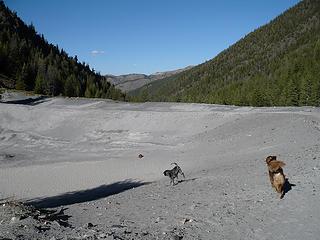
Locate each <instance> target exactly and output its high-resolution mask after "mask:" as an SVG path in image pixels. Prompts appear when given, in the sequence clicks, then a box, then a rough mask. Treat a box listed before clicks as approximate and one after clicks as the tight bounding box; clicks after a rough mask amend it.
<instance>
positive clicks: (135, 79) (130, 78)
mask: <svg viewBox="0 0 320 240" xmlns="http://www.w3.org/2000/svg"><path fill="white" fill-rule="evenodd" d="M190 68H192V66H188V67H186V68H182V69H177V70H173V71H166V72H157V73H153V74H150V75H146V74H135V73H133V74H126V75H119V76H114V75H106V76H105V77H106V79H107V80H108V81H109V82H111V83H112V84H114V85H115V87H116V88H118V89H120V90H121V91H124V92H130V91H133V90H135V89H137V88H140V87H142V86H144V85H146V84H148V83H151V82H154V81H157V80H160V79H164V78H166V77H171V76H173V75H175V74H177V73H181V72H183V71H186V70H188V69H190Z"/></svg>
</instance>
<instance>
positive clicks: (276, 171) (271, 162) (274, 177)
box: [266, 156, 286, 199]
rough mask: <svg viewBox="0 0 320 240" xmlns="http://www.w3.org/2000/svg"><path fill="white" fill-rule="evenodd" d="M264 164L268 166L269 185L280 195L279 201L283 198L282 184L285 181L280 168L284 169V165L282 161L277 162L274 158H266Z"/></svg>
mask: <svg viewBox="0 0 320 240" xmlns="http://www.w3.org/2000/svg"><path fill="white" fill-rule="evenodd" d="M266 163H267V165H268V170H269V178H270V182H271V185H272V187H274V188H275V189H276V191H277V192H278V193H280V194H281V195H280V199H281V198H283V196H284V184H285V181H286V180H285V176H284V174H283V169H282V167H284V166H285V165H286V164H285V163H284V162H282V161H279V160H277V157H276V156H268V157H267V158H266Z"/></svg>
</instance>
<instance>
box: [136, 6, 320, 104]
mask: <svg viewBox="0 0 320 240" xmlns="http://www.w3.org/2000/svg"><path fill="white" fill-rule="evenodd" d="M319 69H320V1H313V0H305V1H302V2H300V3H299V4H297V5H296V6H294V7H292V8H291V9H289V10H288V11H286V12H285V13H283V14H281V15H280V16H278V17H277V18H275V19H274V20H272V21H271V22H270V23H269V24H267V25H265V26H262V27H260V28H258V29H257V30H255V31H253V32H252V33H250V34H248V35H247V36H246V37H244V38H243V39H241V40H239V41H238V42H237V43H236V44H234V45H232V46H231V47H229V48H228V49H226V50H224V51H223V52H221V53H220V54H219V55H217V56H216V57H215V58H213V59H212V60H210V61H208V62H205V63H203V64H200V65H198V66H196V67H194V68H192V69H190V70H188V71H185V72H183V73H180V74H177V75H174V76H172V77H169V78H166V79H164V80H161V81H157V82H155V83H151V84H149V85H147V86H145V87H143V88H140V89H138V90H136V91H133V92H131V93H130V94H131V95H133V96H135V97H133V99H134V100H137V101H146V100H149V101H150V100H151V101H182V102H206V103H219V104H236V105H253V106H274V105H294V106H301V105H314V106H319V105H320V81H319V79H320V72H319Z"/></svg>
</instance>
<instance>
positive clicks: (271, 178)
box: [269, 171, 275, 188]
mask: <svg viewBox="0 0 320 240" xmlns="http://www.w3.org/2000/svg"><path fill="white" fill-rule="evenodd" d="M269 178H270V183H271V186H272V187H273V188H275V186H274V184H273V174H272V172H270V171H269Z"/></svg>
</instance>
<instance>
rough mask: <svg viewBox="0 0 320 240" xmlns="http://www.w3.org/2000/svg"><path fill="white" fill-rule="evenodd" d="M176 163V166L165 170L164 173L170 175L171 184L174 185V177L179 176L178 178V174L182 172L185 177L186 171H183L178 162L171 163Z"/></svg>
mask: <svg viewBox="0 0 320 240" xmlns="http://www.w3.org/2000/svg"><path fill="white" fill-rule="evenodd" d="M172 164H174V165H175V167H174V168H172V169H171V170H165V171H164V172H163V175H165V176H168V177H169V178H170V184H171V183H172V185H175V183H174V179H175V178H177V179H178V174H179V173H180V174H181V175H182V176H183V178H185V176H184V173H183V172H182V170H181V168H180V167H179V166H178V164H176V163H171V165H172Z"/></svg>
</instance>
